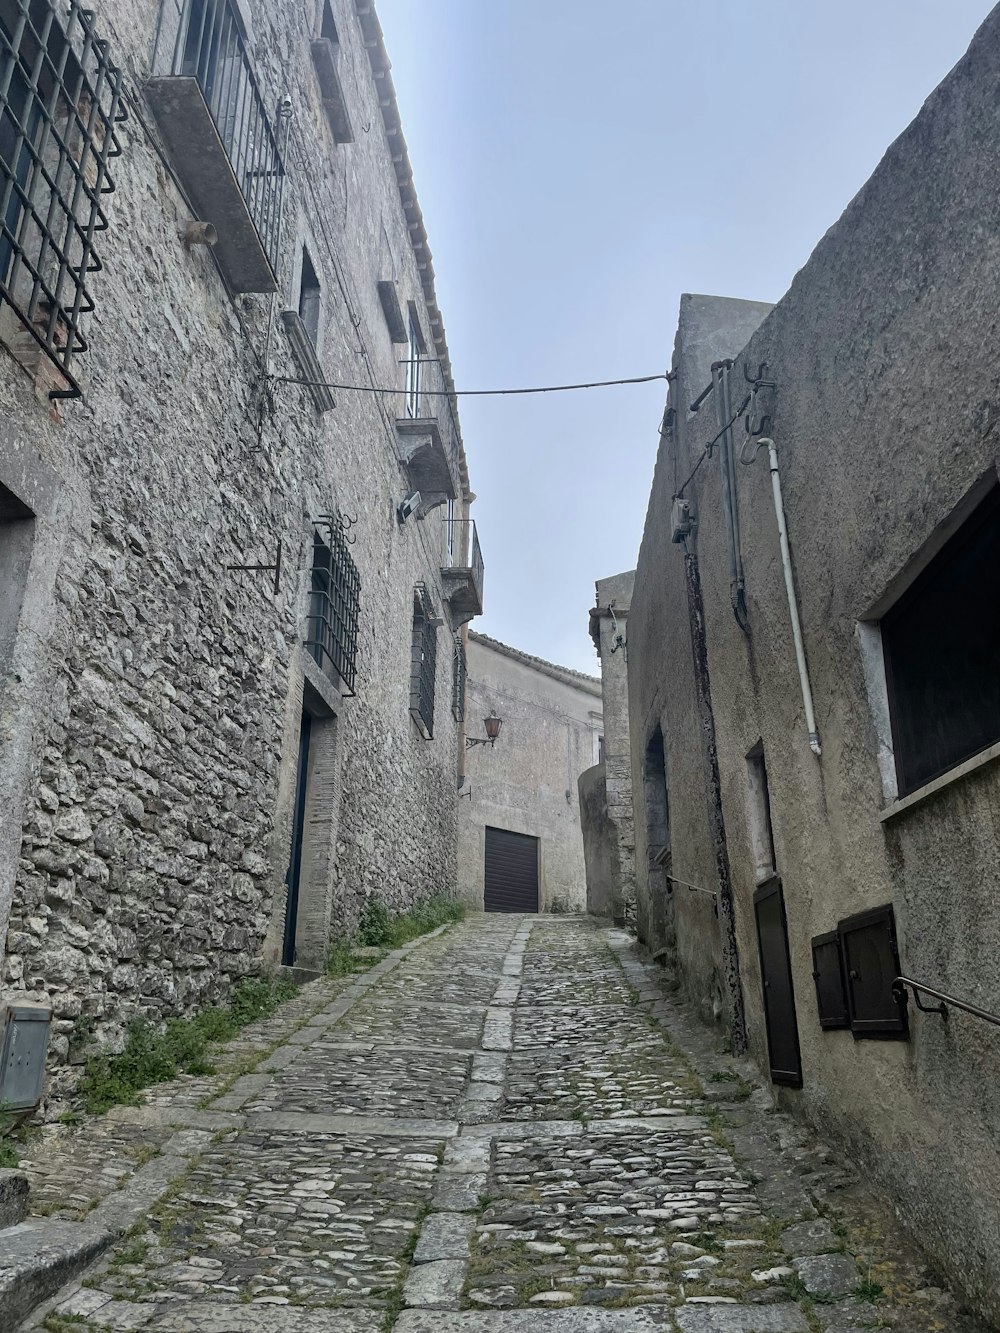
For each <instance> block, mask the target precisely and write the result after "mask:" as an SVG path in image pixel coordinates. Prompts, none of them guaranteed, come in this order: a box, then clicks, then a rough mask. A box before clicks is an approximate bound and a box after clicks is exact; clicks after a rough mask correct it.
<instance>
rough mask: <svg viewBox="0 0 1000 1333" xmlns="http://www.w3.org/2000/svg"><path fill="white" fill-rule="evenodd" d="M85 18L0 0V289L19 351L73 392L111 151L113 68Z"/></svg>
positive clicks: (116, 104) (87, 14)
mask: <svg viewBox="0 0 1000 1333" xmlns="http://www.w3.org/2000/svg"><path fill="white" fill-rule="evenodd" d="M93 17H94V16H93V14H92V12H91V11H90V10H89V9H85V8H84V7H83V6H82V5H81V4H80V3H79V0H59V3H56V0H0V89H2V96H0V196H2V203H0V293H2V295H3V297H4V299H5V300H6V301H7V303H8V304H9V305H10V306H12V307H13V310H14V312H15V313H16V315H17V316H18V318H19V320H20V321H21V324H20V328H19V330H18V333H17V334H16V335H14V338H13V339H12V341H11V350H12V351H13V352H14V354H15V356H16V357H17V358H18V360H20V361H22V363H23V364H25V365H27V364H28V360H27V357H26V355H24V354H25V353H27V352H28V350H29V348H35V349H36V355H37V347H40V348H41V349H42V351H43V352H44V353H45V354H46V356H47V357H48V358H49V360H50V361H52V362H53V363H54V365H55V366H56V367H57V368H58V370H59V372H60V375H59V376H53V377H52V379H53V381H54V385H53V388H52V390H51V396H52V397H67V398H72V397H76V396H77V395H78V394H79V392H80V389H79V384H78V381H77V379H76V377H75V374H74V371H73V366H72V362H73V358H74V356H75V355H76V354H77V353H80V352H85V351H86V350H87V343H86V340H85V338H84V336H83V333H82V330H81V316H83V315H85V314H89V313H90V311H92V310H93V309H94V302H93V297H92V293H91V278H92V275H93V274H95V273H97V272H99V270H100V268H101V264H100V261H99V260H98V258H97V255H96V253H95V251H94V240H95V237H96V236H97V235H98V234H99V233H100V232H103V231H105V230H106V229H107V226H108V217H107V213H106V211H105V196H107V195H108V194H110V193H111V191H112V189H113V188H114V187H113V185H112V182H111V178H110V176H109V175H108V162H109V160H110V159H111V158H113V157H117V156H118V154H119V153H120V152H121V146H120V144H119V141H118V135H117V129H116V124H117V122H118V121H120V120H122V119H124V114H123V112H122V109H121V97H122V75H121V71H120V70H119V69H117V68H116V67H115V66H114V65H113V64H112V63H111V60H110V54H109V47H108V43H107V42H105V41H103V40H102V39H101V37H100V35H99V34H98V33H97V32H96V31H95V29H94V26H93Z"/></svg>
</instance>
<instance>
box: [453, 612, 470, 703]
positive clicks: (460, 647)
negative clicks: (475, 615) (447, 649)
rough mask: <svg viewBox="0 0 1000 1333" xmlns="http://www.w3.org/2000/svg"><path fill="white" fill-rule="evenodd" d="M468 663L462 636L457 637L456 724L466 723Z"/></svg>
mask: <svg viewBox="0 0 1000 1333" xmlns="http://www.w3.org/2000/svg"><path fill="white" fill-rule="evenodd" d="M467 675H468V663H467V661H466V655H465V643H464V642H463V640H462V636H461V634H456V635H455V662H454V669H453V675H452V691H451V713H452V716H453V717H454V719H455V721H456V722H464V721H465V681H466V677H467Z"/></svg>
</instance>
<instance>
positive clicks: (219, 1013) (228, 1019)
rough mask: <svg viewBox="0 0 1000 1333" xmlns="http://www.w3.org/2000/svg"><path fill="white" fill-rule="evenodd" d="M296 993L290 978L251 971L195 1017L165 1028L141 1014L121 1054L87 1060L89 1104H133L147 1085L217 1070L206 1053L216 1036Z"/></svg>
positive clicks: (91, 1107)
mask: <svg viewBox="0 0 1000 1333" xmlns="http://www.w3.org/2000/svg"><path fill="white" fill-rule="evenodd" d="M297 993H298V987H297V986H296V985H295V984H294V983H293V982H291V981H283V980H277V979H274V978H271V977H248V978H247V979H246V980H244V981H241V982H240V983H239V985H238V986H237V987H236V988H235V990H234V991H233V996H232V1001H231V1003H230V1004H229V1006H228V1007H227V1008H221V1007H218V1006H213V1007H212V1008H210V1009H204V1010H202V1012H201V1013H200V1014H196V1015H195V1016H194V1017H193V1018H173V1019H171V1020H170V1021H169V1022H168V1023H167V1024H166V1026H165V1027H164V1028H162V1029H158V1028H157V1027H155V1026H154V1025H153V1024H152V1023H150V1022H148V1021H147V1020H145V1019H139V1020H138V1021H136V1022H134V1023H132V1024H130V1026H129V1028H128V1033H127V1036H126V1040H125V1047H124V1049H123V1050H122V1051H121V1052H119V1054H117V1055H96V1056H93V1057H91V1059H90V1060H88V1062H87V1066H86V1069H85V1070H84V1074H83V1077H82V1079H81V1080H80V1087H79V1092H80V1096H81V1097H82V1099H83V1105H84V1107H85V1109H86V1110H87V1111H89V1112H90V1113H91V1114H94V1115H99V1114H101V1113H102V1112H104V1111H107V1110H108V1109H109V1108H110V1107H112V1106H119V1105H126V1106H134V1105H135V1103H136V1101H137V1097H138V1094H139V1093H140V1092H141V1091H142V1089H143V1088H149V1087H152V1086H153V1084H156V1083H167V1082H169V1080H170V1079H172V1078H176V1077H177V1075H178V1074H212V1073H214V1072H215V1070H214V1068H213V1066H212V1064H211V1062H210V1060H209V1058H208V1048H209V1045H210V1044H211V1043H212V1042H219V1041H229V1040H231V1039H232V1038H233V1037H235V1036H236V1035H237V1034H238V1033H239V1032H240V1031H242V1029H243V1028H245V1027H248V1026H249V1025H250V1024H251V1023H256V1022H257V1021H258V1020H259V1019H262V1018H269V1017H270V1016H271V1015H272V1014H273V1013H274V1012H275V1011H276V1010H277V1008H278V1006H279V1005H281V1004H282V1003H284V1001H285V1000H290V999H291V998H292V996H293V995H296V994H297Z"/></svg>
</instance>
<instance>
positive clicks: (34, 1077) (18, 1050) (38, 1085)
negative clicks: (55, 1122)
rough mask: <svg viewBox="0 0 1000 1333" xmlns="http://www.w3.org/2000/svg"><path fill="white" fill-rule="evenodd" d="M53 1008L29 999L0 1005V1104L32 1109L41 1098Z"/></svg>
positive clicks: (20, 1109) (9, 1107)
mask: <svg viewBox="0 0 1000 1333" xmlns="http://www.w3.org/2000/svg"><path fill="white" fill-rule="evenodd" d="M51 1021H52V1011H51V1010H50V1009H49V1008H48V1007H47V1006H45V1005H41V1004H33V1003H32V1002H31V1001H28V1000H25V1001H16V1002H15V1001H9V1002H8V1003H7V1004H5V1005H3V1006H0V1106H2V1107H3V1109H4V1110H5V1111H31V1110H33V1109H34V1108H35V1107H36V1106H37V1105H38V1103H39V1102H40V1101H41V1099H42V1083H43V1081H44V1078H45V1056H46V1054H47V1052H48V1049H49V1027H50V1024H51Z"/></svg>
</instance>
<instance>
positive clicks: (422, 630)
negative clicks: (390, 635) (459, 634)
mask: <svg viewBox="0 0 1000 1333" xmlns="http://www.w3.org/2000/svg"><path fill="white" fill-rule="evenodd" d="M437 631H438V620H437V617H436V616H435V614H434V606H433V603H432V602H431V599H430V596H429V595H428V592H427V589H426V588H425V587H424V585H423V584H422V583H418V584H417V586H416V588H415V589H414V593H413V637H412V640H411V659H410V716H411V717H412V718H413V720H414V722H416V724H417V726H418V727H420V730H421V732H422V733H423V735H424V737H425V739H427V740H430V739H431V738H432V737H433V735H434V684H435V678H436V675H437Z"/></svg>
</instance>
